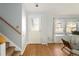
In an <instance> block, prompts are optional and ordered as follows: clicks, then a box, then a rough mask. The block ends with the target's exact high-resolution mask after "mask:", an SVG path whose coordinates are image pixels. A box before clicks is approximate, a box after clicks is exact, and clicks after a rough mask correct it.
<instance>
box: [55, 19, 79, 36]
mask: <svg viewBox="0 0 79 59" xmlns="http://www.w3.org/2000/svg"><path fill="white" fill-rule="evenodd" d="M78 27H79V23H78V22H74V21H67V22H66V21H64V20H60V19H56V20H55V27H54V28H55V35H57V36H58V35H65V34H66V33H67V34H71V32H72V31H76V30H78Z"/></svg>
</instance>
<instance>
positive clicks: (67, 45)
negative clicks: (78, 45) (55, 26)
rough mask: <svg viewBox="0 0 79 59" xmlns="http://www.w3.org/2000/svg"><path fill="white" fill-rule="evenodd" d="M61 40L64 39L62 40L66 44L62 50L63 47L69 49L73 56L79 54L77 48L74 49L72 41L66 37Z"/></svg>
mask: <svg viewBox="0 0 79 59" xmlns="http://www.w3.org/2000/svg"><path fill="white" fill-rule="evenodd" d="M61 40H62V42H63V44H64V46H63V48H62V50H63V49H65V50H67V51H68V52H69V53H70V54H69V55H70V56H72V55H76V56H79V51H78V50H76V49H73V48H72V46H71V45H70V43H69V42H68V41H66V40H64V39H61Z"/></svg>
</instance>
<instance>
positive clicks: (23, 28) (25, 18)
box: [22, 6, 28, 50]
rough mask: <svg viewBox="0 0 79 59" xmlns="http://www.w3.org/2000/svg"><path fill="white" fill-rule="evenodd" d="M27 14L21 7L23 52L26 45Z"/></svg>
mask: <svg viewBox="0 0 79 59" xmlns="http://www.w3.org/2000/svg"><path fill="white" fill-rule="evenodd" d="M27 17H28V13H27V12H26V11H25V8H24V6H23V7H22V49H23V50H24V49H25V48H26V46H27V43H28V20H27V19H28V18H27Z"/></svg>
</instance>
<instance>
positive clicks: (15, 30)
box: [0, 17, 21, 35]
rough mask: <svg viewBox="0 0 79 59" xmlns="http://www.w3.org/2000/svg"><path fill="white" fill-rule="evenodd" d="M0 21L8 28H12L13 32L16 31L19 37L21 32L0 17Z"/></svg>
mask: <svg viewBox="0 0 79 59" xmlns="http://www.w3.org/2000/svg"><path fill="white" fill-rule="evenodd" d="M0 20H2V21H3V22H4V23H6V24H7V25H8V26H9V27H10V28H12V29H13V30H14V31H16V32H17V33H18V34H19V35H21V32H20V31H19V30H17V29H16V28H15V27H13V26H12V25H11V24H10V23H8V22H7V21H6V20H5V19H4V18H2V17H0Z"/></svg>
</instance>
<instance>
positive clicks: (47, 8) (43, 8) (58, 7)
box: [24, 3, 79, 15]
mask: <svg viewBox="0 0 79 59" xmlns="http://www.w3.org/2000/svg"><path fill="white" fill-rule="evenodd" d="M35 5H36V3H26V4H24V6H25V8H26V10H27V11H28V12H32V13H47V14H52V15H79V4H78V3H38V7H35Z"/></svg>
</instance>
